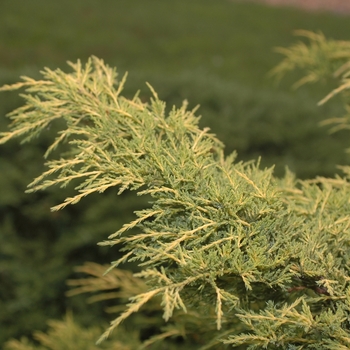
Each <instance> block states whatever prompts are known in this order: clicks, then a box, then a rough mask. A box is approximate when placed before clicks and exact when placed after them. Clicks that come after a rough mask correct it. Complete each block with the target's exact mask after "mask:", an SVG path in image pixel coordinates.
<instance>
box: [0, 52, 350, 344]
mask: <svg viewBox="0 0 350 350" xmlns="http://www.w3.org/2000/svg"><path fill="white" fill-rule="evenodd" d="M310 50H311V49H310ZM320 50H323V46H322V47H321V49H320ZM70 66H71V67H72V69H73V72H72V73H68V74H67V73H64V72H63V71H61V70H55V71H52V70H50V69H45V70H44V71H43V72H42V74H43V80H38V81H36V80H33V79H30V78H26V77H25V78H23V82H22V83H18V84H14V85H11V86H4V87H3V88H2V90H16V89H19V88H25V89H26V93H24V94H22V96H23V98H24V99H25V102H26V104H25V105H24V106H23V107H20V108H19V109H17V110H15V111H13V112H12V113H10V114H9V117H10V118H11V119H12V124H11V126H10V130H9V131H8V132H2V133H1V134H0V136H1V139H0V142H1V143H3V142H6V141H8V140H10V139H12V138H15V137H23V140H24V141H25V142H26V141H30V140H31V139H32V138H33V137H36V136H38V135H39V134H40V133H41V132H43V131H45V129H47V128H48V127H50V126H51V125H52V124H54V125H55V127H57V128H60V129H59V131H58V134H57V137H56V139H55V140H54V141H53V143H52V145H51V146H50V147H49V148H48V149H47V152H46V153H45V157H47V158H48V157H49V156H50V155H56V154H59V159H54V160H46V166H47V167H48V170H47V171H45V172H44V173H43V174H42V175H39V176H38V177H37V178H36V179H35V180H34V181H33V182H32V183H31V184H30V185H29V190H28V191H29V192H33V191H38V190H44V189H47V188H48V187H50V186H53V185H59V186H61V187H65V186H67V185H69V184H70V183H73V185H74V189H72V191H75V192H74V194H73V195H72V196H71V197H69V198H67V199H66V200H65V201H64V202H63V203H62V204H58V205H56V206H55V207H53V208H52V209H53V210H59V209H62V208H64V207H65V206H67V205H69V204H76V203H78V202H79V201H80V200H81V199H82V198H84V197H85V196H87V195H89V194H92V193H95V192H98V193H102V192H104V191H106V190H107V189H108V188H111V187H118V188H119V194H120V193H122V192H123V191H126V190H131V191H136V192H137V195H139V196H144V195H147V196H150V197H151V199H152V201H151V202H150V205H149V207H148V208H146V209H142V210H139V211H136V212H135V215H136V218H135V220H133V221H132V222H130V223H126V224H125V225H124V226H123V227H121V228H120V229H119V230H117V231H116V232H115V233H113V234H111V235H110V236H109V237H108V239H106V240H105V241H103V242H100V243H99V244H100V245H104V246H115V245H116V246H118V247H120V250H121V251H122V252H123V253H124V255H123V256H122V258H120V259H118V260H116V261H114V262H112V264H111V266H110V267H109V268H108V269H107V270H106V269H104V270H106V272H105V273H106V275H105V276H102V275H100V274H101V273H102V269H103V268H101V267H97V266H96V265H91V264H90V265H86V266H85V267H83V268H82V269H81V270H80V271H81V272H85V273H88V274H89V275H91V276H94V277H93V278H90V279H87V280H78V281H75V282H72V281H71V282H69V283H70V284H71V285H73V286H75V290H74V289H73V290H72V292H71V293H70V294H74V293H80V292H101V293H100V294H98V295H96V296H95V297H93V300H102V299H112V300H114V299H120V300H122V301H123V302H124V300H125V299H128V300H129V301H128V302H127V304H126V306H125V307H124V308H122V309H121V307H120V306H117V307H112V308H111V309H110V310H109V311H112V312H113V311H117V312H119V315H118V316H117V317H116V318H115V319H114V320H113V321H112V322H111V324H110V326H109V327H108V328H107V329H106V331H105V332H104V333H103V334H102V336H101V337H100V338H99V340H98V343H101V342H102V344H105V342H103V341H104V340H106V339H107V338H109V339H111V341H113V336H112V337H111V334H112V331H114V330H115V329H116V328H118V327H121V323H123V322H125V325H127V324H128V322H129V321H130V320H132V319H133V318H134V320H136V321H135V322H136V323H135V324H137V318H136V316H137V314H140V315H142V314H144V315H145V314H146V315H147V311H152V312H153V313H154V315H155V318H156V321H154V322H155V323H154V324H155V325H156V326H157V329H158V331H157V332H156V334H154V335H151V336H148V337H145V338H143V339H141V338H142V337H140V338H138V340H140V342H142V345H140V346H141V347H146V346H148V347H151V348H153V349H156V348H157V346H158V345H157V344H159V342H160V344H162V342H165V343H164V344H169V346H168V347H167V348H171V347H172V346H174V342H175V344H176V341H181V342H182V343H181V346H186V347H188V348H200V349H209V348H216V349H222V348H226V347H227V346H244V348H248V349H257V348H261V347H264V348H269V349H279V348H289V349H341V348H344V349H345V348H347V347H349V346H350V334H349V323H348V322H349V321H348V318H349V315H350V286H349V281H350V276H349V269H348V266H347V262H348V261H349V258H350V256H349V255H350V253H349V245H350V229H349V228H350V219H349V209H350V204H349V201H348V199H347V198H349V195H350V193H349V192H350V188H349V184H348V180H347V179H346V178H344V179H343V178H340V177H337V178H335V179H324V178H318V179H315V180H309V181H298V180H296V179H295V178H294V177H293V175H292V174H291V173H289V172H287V173H286V176H285V177H284V178H283V179H281V180H279V179H275V178H274V177H273V169H272V168H269V169H261V168H260V167H259V161H252V162H235V154H232V155H230V156H225V155H224V153H223V145H222V143H221V142H220V141H219V140H218V139H217V138H216V137H215V136H214V135H212V134H210V133H209V130H208V129H203V130H201V129H200V128H199V127H198V120H199V118H198V117H196V116H195V114H194V112H195V111H188V110H187V109H186V103H184V104H183V105H182V107H180V108H175V107H173V108H172V109H171V111H170V112H169V113H167V112H166V106H165V103H164V102H162V101H160V100H159V98H158V96H157V94H156V93H155V92H154V91H153V89H152V88H151V87H150V89H151V91H152V93H153V98H152V100H151V101H150V103H145V102H143V101H141V100H140V98H139V97H138V95H137V94H136V95H135V97H134V98H132V99H126V98H124V97H123V96H122V95H121V92H122V88H123V84H124V82H125V77H124V78H123V79H121V80H120V81H117V74H116V71H115V70H114V69H111V68H110V67H108V66H107V65H105V64H104V62H103V61H102V60H99V59H97V58H96V57H92V58H90V59H89V61H88V62H87V64H86V65H85V66H82V65H81V63H80V62H79V61H78V62H77V63H76V64H72V63H70ZM285 66H287V67H289V66H288V65H286V64H285ZM280 70H281V71H283V69H280ZM62 121H63V122H62ZM62 146H64V147H63V148H62ZM61 148H62V150H63V151H61V152H59V150H60V149H61ZM345 170H346V169H345ZM131 228H136V229H137V231H136V233H132V234H130V233H129V232H128V231H129V230H130V229H131ZM133 232H134V231H133ZM128 262H132V263H136V264H137V265H138V267H139V269H140V271H139V272H138V273H136V274H135V275H134V276H131V275H130V274H128V273H125V272H121V271H120V270H119V269H118V266H119V265H121V264H123V263H128ZM162 318H163V320H162ZM144 320H145V319H144V318H143V321H144ZM67 322H70V320H67ZM165 322H166V323H165ZM72 327H73V326H72ZM141 327H142V326H140V328H141ZM117 332H118V330H117ZM62 336H64V335H63V333H62ZM110 337H111V338H110ZM44 338H45V337H44ZM44 338H43V337H42V338H40V339H39V340H41V341H42V340H43V339H44ZM45 339H46V338H45ZM179 339H180V340H179ZM108 341H109V340H108ZM167 342H168V343H167ZM11 344H12V345H11ZM13 344H14V345H13ZM16 344H17V343H16V342H12V343H10V346H12V348H9V349H11V350H12V349H16V348H15V347H14V346H15V345H16ZM42 344H43V345H45V346H47V348H49V349H50V347H49V346H50V345H49V343H47V344H46V343H45V342H42ZM134 346H135V347H134V348H136V347H138V346H139V344H134ZM160 346H162V345H160ZM18 349H20V347H18ZM23 349H24V348H23Z"/></svg>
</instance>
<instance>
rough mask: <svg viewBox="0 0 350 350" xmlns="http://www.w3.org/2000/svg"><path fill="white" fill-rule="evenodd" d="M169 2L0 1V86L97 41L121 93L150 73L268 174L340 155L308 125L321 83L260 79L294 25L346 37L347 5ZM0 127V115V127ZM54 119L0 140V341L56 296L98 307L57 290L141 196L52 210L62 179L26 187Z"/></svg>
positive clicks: (2, 124)
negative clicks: (32, 134) (26, 143)
mask: <svg viewBox="0 0 350 350" xmlns="http://www.w3.org/2000/svg"><path fill="white" fill-rule="evenodd" d="M169 6H170V4H168V5H166V6H165V5H164V2H163V1H157V0H156V1H152V2H149V3H147V5H145V2H143V1H137V0H136V1H132V2H131V1H104V2H103V3H96V2H93V1H86V0H84V1H81V0H76V1H75V2H74V4H72V2H69V1H67V0H63V1H60V2H59V3H55V2H46V1H42V0H32V1H31V2H27V1H22V0H18V1H16V2H11V1H7V2H4V3H3V4H2V11H1V12H0V19H1V20H0V28H1V31H0V37H1V40H0V42H1V50H0V85H3V84H10V83H13V82H15V81H17V79H18V76H20V75H29V76H32V77H34V78H39V77H40V75H39V70H40V69H41V67H42V66H49V67H51V68H56V67H61V68H63V69H64V70H66V66H65V61H66V60H67V59H70V60H72V61H76V59H77V58H78V57H82V58H85V60H86V58H87V57H88V56H90V55H91V54H95V55H98V56H100V57H104V58H105V59H106V61H107V62H108V63H110V64H111V65H112V66H115V65H116V66H117V67H118V71H119V72H121V75H122V74H123V73H124V72H125V71H126V70H129V71H130V74H129V77H128V83H127V84H126V86H125V90H124V93H123V94H124V96H126V97H128V98H132V97H133V94H134V92H135V91H136V90H137V89H140V88H141V95H140V97H141V98H142V100H143V101H148V98H149V96H150V93H149V90H148V89H147V88H146V86H145V84H144V82H145V81H149V82H151V83H152V85H153V86H154V88H155V89H156V91H157V92H158V94H159V96H160V98H161V99H162V100H165V101H166V102H167V105H168V107H169V108H171V106H172V105H173V104H175V105H177V106H179V105H181V102H182V100H183V99H188V100H189V108H190V109H192V108H194V107H195V106H196V105H197V104H199V105H200V109H199V111H198V112H197V114H202V115H203V117H202V119H201V120H200V127H202V128H204V127H206V126H210V128H211V129H212V131H213V132H214V133H216V134H218V135H219V136H220V139H221V140H222V141H223V142H224V144H225V146H226V148H225V151H226V152H227V153H230V152H232V151H233V150H238V158H239V159H240V160H249V159H256V158H258V157H259V156H261V155H262V156H263V157H262V160H261V163H262V166H263V167H264V166H268V167H269V166H272V165H273V164H276V167H275V174H279V176H281V175H283V173H284V166H285V165H286V164H288V166H289V167H290V168H291V169H292V170H293V171H294V172H296V174H297V176H298V177H302V178H310V177H314V176H315V175H318V174H322V175H327V176H332V175H333V174H334V172H335V171H337V169H336V167H335V165H336V164H344V163H346V162H347V158H346V157H347V156H346V154H345V153H343V152H342V150H343V148H344V147H346V146H347V135H346V133H343V134H341V133H340V134H339V133H338V134H336V135H328V131H327V128H315V124H317V123H318V122H319V121H321V120H322V119H324V118H325V117H326V116H329V115H337V114H338V113H339V110H340V108H339V107H338V106H339V104H337V103H333V105H332V104H331V103H328V104H326V105H324V106H323V107H321V108H318V109H315V108H314V106H315V104H316V102H317V100H318V99H319V97H320V96H323V94H324V91H325V88H324V87H323V88H322V87H321V88H320V89H318V88H317V87H315V86H314V87H313V88H312V89H311V88H310V89H307V88H305V89H303V90H299V91H297V92H291V91H290V90H289V85H290V84H289V83H290V80H288V79H286V80H284V81H282V84H281V85H279V86H278V88H275V87H274V85H273V83H272V80H271V79H269V78H267V72H268V71H269V70H270V69H271V68H272V67H273V66H274V64H276V63H277V61H278V56H277V55H276V54H275V53H274V52H273V50H272V49H271V48H273V47H275V46H280V45H282V44H285V43H288V42H291V41H292V40H293V39H292V37H291V35H290V33H291V31H292V30H293V29H295V28H300V27H303V28H307V29H315V30H318V29H319V28H322V30H323V31H324V32H325V33H326V34H328V35H329V36H330V37H335V38H345V39H348V38H347V37H346V35H347V34H346V33H347V32H346V30H347V27H348V19H347V18H343V17H337V16H333V15H331V14H317V15H314V14H306V13H303V12H301V11H297V10H295V11H289V10H286V9H274V8H268V7H264V6H260V5H253V4H249V5H248V4H244V3H242V4H234V3H232V2H230V1H228V2H226V1H222V2H221V1H207V0H201V1H197V0H194V1H191V5H190V6H189V4H188V1H182V0H179V1H177V2H176V3H174V4H173V7H171V6H170V7H169ZM125 13H128V14H130V15H127V16H126V15H125ZM188 33H193V36H192V37H190V36H189V35H188ZM204 87H205V88H204ZM314 89H315V92H314ZM20 104H21V100H20V98H19V97H18V96H16V94H13V93H2V94H0V114H1V115H5V114H6V113H7V112H9V111H11V110H13V109H15V108H16V107H17V106H19V105H20ZM6 128H7V126H6V120H5V118H0V130H5V129H6ZM54 132H55V128H54V127H53V126H52V127H51V128H50V129H49V130H47V131H46V133H45V134H44V135H42V137H40V139H35V140H33V141H32V143H31V146H30V147H21V146H20V145H18V144H17V143H16V142H12V141H9V142H8V143H7V144H5V145H3V146H2V147H1V148H0V193H1V196H0V225H1V226H0V231H1V235H0V310H1V312H0V347H1V346H2V342H3V341H4V340H6V339H8V338H10V337H16V338H18V337H20V336H22V335H30V334H31V333H32V330H33V329H38V330H43V329H45V327H46V320H47V319H48V318H56V319H57V318H61V315H64V314H65V312H66V310H67V309H72V310H73V311H74V319H75V320H76V321H78V322H79V324H80V325H83V326H89V325H92V324H95V323H96V320H97V319H99V320H101V322H102V321H103V320H106V316H105V315H104V314H103V312H102V311H101V309H102V308H101V307H100V306H99V305H95V304H92V305H90V308H89V310H88V312H86V311H87V310H86V307H85V301H84V298H79V296H76V297H74V298H68V299H66V298H64V294H65V292H66V290H67V287H66V285H65V282H64V281H65V280H66V279H67V278H73V276H74V277H75V275H73V273H72V269H73V266H76V265H79V264H82V263H83V262H84V261H87V260H90V261H96V262H101V263H105V262H106V261H110V260H112V259H113V258H115V255H114V254H115V251H113V250H110V249H108V248H107V247H96V242H97V241H101V240H103V239H104V238H105V237H106V234H108V233H109V232H113V230H114V229H115V228H116V227H119V226H120V225H122V223H123V222H124V220H125V221H130V220H132V212H133V211H134V210H136V209H139V208H140V206H141V205H142V206H143V205H147V202H148V199H146V198H145V199H144V204H141V201H142V197H134V196H129V195H128V193H124V194H123V196H122V202H119V203H120V204H118V205H116V204H115V195H116V192H117V191H114V190H113V189H111V190H110V191H108V192H106V193H105V194H104V196H103V197H101V196H99V195H96V196H95V195H91V196H89V197H87V198H86V199H85V200H84V201H82V202H81V203H80V204H79V206H70V207H68V208H66V210H63V211H59V212H54V213H50V212H49V208H50V207H52V206H54V205H55V204H56V203H58V202H60V201H61V200H63V199H64V198H65V196H68V195H69V191H68V190H66V191H65V190H64V189H62V190H61V191H56V190H53V191H50V190H48V191H46V192H40V193H36V194H31V195H28V194H27V195H24V194H23V193H24V190H25V188H26V184H27V183H28V181H29V180H30V179H31V178H33V177H35V176H37V174H38V173H39V172H40V171H42V170H43V169H44V168H43V167H42V165H41V157H42V154H43V153H44V149H45V148H46V147H47V146H48V145H49V143H50V142H51V140H52V137H54V136H53V135H54ZM325 140H327V142H326V141H325ZM306 145H308V146H306ZM97 199H98V200H97ZM94 203H98V205H93V204H94ZM121 203H122V204H121ZM116 206H117V207H116ZM104 306H106V307H108V306H110V304H109V302H108V301H106V302H105V304H104ZM100 331H102V328H101V330H100Z"/></svg>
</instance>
